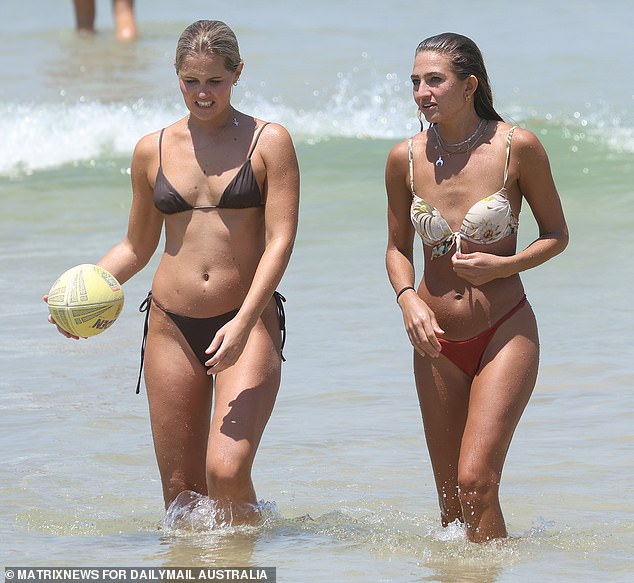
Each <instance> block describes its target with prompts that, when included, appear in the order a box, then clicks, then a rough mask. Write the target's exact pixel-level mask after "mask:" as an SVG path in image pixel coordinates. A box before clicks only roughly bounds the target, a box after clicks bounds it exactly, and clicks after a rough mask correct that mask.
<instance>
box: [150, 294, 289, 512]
mask: <svg viewBox="0 0 634 583" xmlns="http://www.w3.org/2000/svg"><path fill="white" fill-rule="evenodd" d="M150 320H151V324H150V331H149V334H148V344H147V351H146V355H145V378H146V386H147V392H148V401H149V406H150V418H151V423H152V433H153V437H154V446H155V451H156V458H157V463H158V466H159V471H160V474H161V482H162V485H163V497H164V501H165V507H166V508H167V507H169V505H170V504H171V503H172V502H173V501H174V499H175V498H176V497H177V496H178V495H179V494H180V493H181V492H184V491H188V490H189V491H194V492H198V493H200V494H203V495H207V496H209V497H210V498H211V499H213V500H214V502H215V504H216V505H217V508H218V510H219V515H221V516H222V517H224V520H223V522H226V523H230V524H239V523H245V522H246V523H252V522H255V521H257V520H258V519H259V513H258V511H257V508H256V503H257V498H256V494H255V490H254V487H253V483H252V481H251V468H252V465H253V461H254V458H255V454H256V451H257V448H258V445H259V443H260V440H261V438H262V434H263V433H264V429H265V427H266V424H267V421H268V419H269V417H270V415H271V412H272V410H273V406H274V403H275V399H276V396H277V391H278V388H279V384H280V372H281V361H280V342H281V335H280V330H279V328H280V326H279V321H278V319H277V314H276V311H275V305H274V302H273V301H272V302H271V304H270V305H269V306H267V308H266V310H265V312H264V314H263V316H262V318H261V319H260V321H258V323H257V324H256V326H255V327H254V328H253V330H252V331H251V334H250V336H249V340H248V342H247V345H246V347H245V350H244V352H243V353H242V355H241V356H240V359H239V360H238V362H237V363H236V364H235V365H233V366H232V367H230V368H229V369H227V370H225V371H223V372H221V373H219V374H218V375H216V380H215V387H212V378H211V377H210V376H208V375H207V374H206V372H205V369H204V368H203V367H202V366H201V365H200V363H199V362H198V361H197V359H196V358H195V356H194V355H193V354H192V352H191V349H190V348H189V346H188V345H187V343H186V341H185V339H184V338H183V337H182V334H181V333H180V331H179V330H178V328H176V326H175V325H174V323H173V322H172V321H171V320H170V319H169V317H167V316H166V314H165V313H164V312H162V311H160V310H159V309H157V308H156V307H153V308H152V315H151V319H150ZM210 342H211V339H210ZM212 393H215V394H213V395H212ZM212 397H213V401H214V402H213V414H212Z"/></svg>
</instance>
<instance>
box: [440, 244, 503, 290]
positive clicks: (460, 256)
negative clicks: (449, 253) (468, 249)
mask: <svg viewBox="0 0 634 583" xmlns="http://www.w3.org/2000/svg"><path fill="white" fill-rule="evenodd" d="M506 259H507V258H506V257H502V256H500V255H491V254H490V253H480V252H477V253H459V252H457V253H455V255H454V256H453V257H452V258H451V263H452V264H453V270H454V272H455V273H456V275H457V276H458V277H461V278H462V279H465V280H466V281H468V282H469V283H470V284H472V285H484V284H485V283H489V282H490V281H493V280H494V279H499V278H501V277H506V272H505V269H504V267H505V260H506Z"/></svg>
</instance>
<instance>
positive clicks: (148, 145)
mask: <svg viewBox="0 0 634 583" xmlns="http://www.w3.org/2000/svg"><path fill="white" fill-rule="evenodd" d="M161 131H162V130H157V131H155V132H152V133H150V134H147V135H145V136H143V137H142V138H141V139H140V140H139V141H138V142H137V144H136V146H135V148H134V155H133V156H134V160H135V161H136V162H138V163H146V164H147V163H150V162H152V161H153V160H155V159H156V158H158V149H159V139H160V135H161Z"/></svg>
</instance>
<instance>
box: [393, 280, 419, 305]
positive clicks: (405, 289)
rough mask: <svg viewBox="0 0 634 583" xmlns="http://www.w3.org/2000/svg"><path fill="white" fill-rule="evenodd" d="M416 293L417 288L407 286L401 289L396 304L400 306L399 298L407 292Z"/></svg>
mask: <svg viewBox="0 0 634 583" xmlns="http://www.w3.org/2000/svg"><path fill="white" fill-rule="evenodd" d="M409 290H412V291H416V288H415V287H414V286H413V285H406V286H405V287H403V288H401V289H400V290H399V291H398V293H397V294H396V303H397V304H398V300H399V298H400V297H401V296H402V295H403V294H404V293H405V292H406V291H409Z"/></svg>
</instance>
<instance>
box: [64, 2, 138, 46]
mask: <svg viewBox="0 0 634 583" xmlns="http://www.w3.org/2000/svg"><path fill="white" fill-rule="evenodd" d="M73 3H74V8H75V26H76V28H77V30H78V31H79V32H81V33H89V34H92V33H94V32H95V16H96V9H95V0H73ZM112 15H113V17H114V25H115V34H116V37H117V40H119V41H121V42H129V41H133V40H135V39H136V38H137V27H136V20H135V18H134V0H112Z"/></svg>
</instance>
